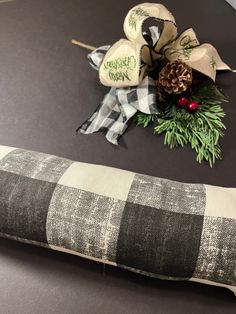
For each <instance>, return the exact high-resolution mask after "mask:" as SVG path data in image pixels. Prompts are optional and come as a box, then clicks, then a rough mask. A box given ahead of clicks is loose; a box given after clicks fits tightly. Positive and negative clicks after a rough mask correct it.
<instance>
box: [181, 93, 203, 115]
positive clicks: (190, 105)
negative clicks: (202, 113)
mask: <svg viewBox="0 0 236 314" xmlns="http://www.w3.org/2000/svg"><path fill="white" fill-rule="evenodd" d="M177 104H178V107H180V108H186V109H187V110H188V111H190V112H194V111H196V110H197V108H198V107H199V103H198V102H197V101H195V100H189V99H188V97H186V96H183V97H181V98H179V99H178V102H177Z"/></svg>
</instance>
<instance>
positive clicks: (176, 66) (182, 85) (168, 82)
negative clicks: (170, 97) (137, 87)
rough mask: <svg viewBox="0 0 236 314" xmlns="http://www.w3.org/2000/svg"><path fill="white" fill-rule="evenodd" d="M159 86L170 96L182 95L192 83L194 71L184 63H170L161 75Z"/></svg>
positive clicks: (162, 70) (179, 61)
mask: <svg viewBox="0 0 236 314" xmlns="http://www.w3.org/2000/svg"><path fill="white" fill-rule="evenodd" d="M158 82H159V84H160V85H161V86H162V88H163V89H164V90H165V91H166V92H167V93H169V94H180V93H182V92H184V91H185V90H186V89H187V88H188V87H189V85H191V83H192V69H191V68H190V67H189V66H188V65H187V64H186V63H184V62H183V61H181V60H176V61H173V62H169V63H167V64H166V66H164V68H162V69H161V71H160V73H159V80H158Z"/></svg>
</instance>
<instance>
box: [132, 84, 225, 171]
mask: <svg viewBox="0 0 236 314" xmlns="http://www.w3.org/2000/svg"><path fill="white" fill-rule="evenodd" d="M191 93H193V91H192V92H191ZM188 96H189V97H190V98H191V99H192V100H196V101H198V102H199V103H200V106H199V108H198V109H197V111H196V112H194V113H190V112H188V111H187V110H185V109H182V108H179V107H177V106H176V102H177V100H176V96H174V97H173V96H171V97H170V98H169V99H168V104H167V105H165V106H164V107H162V108H159V109H160V114H159V115H158V116H157V115H147V114H143V113H139V114H137V116H136V123H137V125H140V126H143V127H147V126H148V125H149V124H150V123H151V122H156V123H157V124H156V126H155V127H154V133H155V134H158V135H159V134H163V133H164V134H165V136H164V144H166V145H168V146H169V147H170V148H171V149H172V148H175V147H178V146H181V147H183V146H185V145H187V144H189V145H190V146H191V148H192V149H193V150H195V152H196V154H197V158H196V159H197V161H198V162H199V163H201V162H202V161H203V160H205V161H207V162H208V163H209V165H210V167H212V166H213V165H214V163H215V162H216V160H217V159H221V149H220V145H219V140H220V139H221V138H222V137H223V135H224V133H223V131H224V129H225V125H224V124H223V122H222V118H223V117H224V116H225V113H224V111H223V109H222V107H221V103H222V102H223V101H227V99H226V97H225V96H224V95H223V94H222V93H221V92H220V91H219V90H218V89H217V88H216V86H215V85H213V84H211V85H209V86H206V87H203V88H201V89H199V90H197V91H194V96H193V94H192V95H188Z"/></svg>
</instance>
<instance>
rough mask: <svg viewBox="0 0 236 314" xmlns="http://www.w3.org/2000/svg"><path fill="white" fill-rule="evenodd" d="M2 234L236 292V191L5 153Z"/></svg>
mask: <svg viewBox="0 0 236 314" xmlns="http://www.w3.org/2000/svg"><path fill="white" fill-rule="evenodd" d="M0 235H1V236H2V237H7V238H10V239H14V240H18V241H22V242H27V243H32V244H36V245H41V246H45V247H48V248H52V249H56V250H61V251H65V252H69V253H72V254H77V255H79V256H82V257H86V258H88V259H92V260H95V261H99V262H102V263H107V264H111V265H115V266H119V267H122V268H125V269H129V270H131V271H135V272H137V273H140V274H144V275H148V276H153V277H157V278H161V279H173V280H192V281H197V282H202V283H206V284H212V285H218V286H223V287H227V288H229V289H231V290H232V291H233V292H234V293H236V189H233V188H221V187H214V186H209V185H204V184H186V183H179V182H174V181H170V180H166V179H160V178H156V177H152V176H147V175H142V174H136V173H133V172H129V171H124V170H118V169H115V168H109V167H105V166H98V165H91V164H86V163H80V162H73V161H71V160H68V159H64V158H59V157H55V156H51V155H47V154H42V153H37V152H32V151H27V150H22V149H16V148H12V147H6V146H0Z"/></svg>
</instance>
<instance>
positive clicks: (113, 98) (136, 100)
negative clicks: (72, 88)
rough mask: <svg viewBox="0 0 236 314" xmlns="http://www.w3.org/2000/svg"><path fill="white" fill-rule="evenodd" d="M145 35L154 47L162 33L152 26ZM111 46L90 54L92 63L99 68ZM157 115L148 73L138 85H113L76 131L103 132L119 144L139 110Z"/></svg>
mask: <svg viewBox="0 0 236 314" xmlns="http://www.w3.org/2000/svg"><path fill="white" fill-rule="evenodd" d="M144 36H145V38H146V40H147V42H148V43H150V46H154V45H155V43H156V42H157V40H158V38H159V36H160V34H159V29H158V27H156V26H153V27H150V28H149V29H148V31H147V32H145V33H144ZM109 48H110V46H102V47H99V48H98V49H96V50H94V51H93V52H92V53H90V54H89V55H88V59H89V63H90V65H91V66H92V67H93V68H94V69H96V70H98V69H99V67H100V65H101V63H102V60H103V58H104V56H105V54H106V52H107V50H108V49H109ZM137 111H140V112H143V113H147V114H158V109H157V106H156V86H155V82H154V80H153V79H152V78H151V77H150V76H148V75H146V76H145V77H144V79H143V80H142V81H141V83H140V84H139V85H138V86H135V87H130V88H111V89H110V91H109V93H108V94H106V95H105V97H104V99H103V101H102V103H101V104H100V105H99V106H98V108H97V109H96V110H95V112H94V113H93V114H92V116H91V117H90V118H89V119H88V120H87V121H85V122H84V123H83V124H82V125H81V126H80V127H79V128H78V130H77V131H80V132H81V133H83V134H90V133H94V132H98V131H101V132H103V133H104V134H105V137H106V138H107V140H108V141H109V142H111V143H112V144H115V145H117V144H118V139H119V137H120V136H121V135H122V134H123V133H124V132H125V130H126V128H127V127H128V121H129V120H130V118H132V117H133V115H134V114H135V113H136V112H137Z"/></svg>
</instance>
